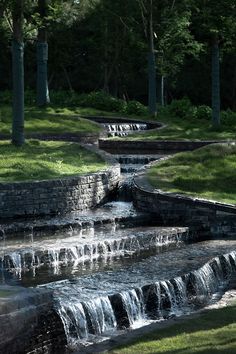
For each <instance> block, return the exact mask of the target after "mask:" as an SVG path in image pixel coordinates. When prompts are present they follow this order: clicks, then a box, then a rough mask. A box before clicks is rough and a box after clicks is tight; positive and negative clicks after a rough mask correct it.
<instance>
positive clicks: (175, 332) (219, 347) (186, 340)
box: [109, 305, 236, 354]
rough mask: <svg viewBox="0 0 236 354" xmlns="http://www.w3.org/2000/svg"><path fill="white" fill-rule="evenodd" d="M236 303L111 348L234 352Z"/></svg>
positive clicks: (168, 353)
mask: <svg viewBox="0 0 236 354" xmlns="http://www.w3.org/2000/svg"><path fill="white" fill-rule="evenodd" d="M235 320H236V305H234V306H230V307H226V308H223V309H217V310H212V311H210V312H208V313H205V314H202V315H201V316H200V317H198V318H192V319H189V320H186V321H184V322H182V323H178V324H175V325H172V326H170V327H168V328H163V329H157V330H155V331H153V332H151V333H150V334H147V335H145V336H143V337H141V338H139V339H135V340H132V341H131V342H130V343H128V344H125V345H122V346H119V347H117V348H116V349H114V350H112V351H109V353H114V354H125V353H127V354H128V353H140V354H141V353H145V354H149V353H164V354H194V353H195V354H196V353H197V354H216V353H218V354H219V353H220V354H235V353H236V326H235Z"/></svg>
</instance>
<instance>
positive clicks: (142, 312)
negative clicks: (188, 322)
mask: <svg viewBox="0 0 236 354" xmlns="http://www.w3.org/2000/svg"><path fill="white" fill-rule="evenodd" d="M149 269H150V267H148V264H147V272H148V270H149ZM150 272H151V273H152V272H153V273H154V268H153V269H150V271H149V273H150ZM172 272H173V270H172ZM234 272H236V251H233V252H230V253H228V254H225V255H223V256H217V257H214V258H213V259H211V260H210V261H208V262H207V263H205V264H204V265H203V266H201V267H200V268H199V269H198V270H193V271H191V272H190V273H187V274H184V275H182V276H176V277H173V278H170V279H169V280H160V281H156V282H153V283H149V284H145V280H146V279H147V277H140V276H139V277H140V278H139V279H137V276H136V274H139V273H140V271H139V268H138V269H137V271H135V270H134V269H133V276H134V277H135V281H134V284H133V286H134V287H132V283H131V281H130V279H132V277H131V276H130V279H127V282H126V285H123V284H121V285H120V283H116V282H114V280H113V282H112V281H111V279H113V277H112V276H113V275H112V274H111V272H110V273H109V272H108V273H107V274H105V273H104V274H103V275H102V274H101V277H102V278H100V276H98V283H96V276H93V282H92V283H91V280H92V279H90V281H88V280H87V279H86V278H84V279H80V280H78V281H75V282H72V283H70V284H68V283H67V282H66V283H65V284H64V291H63V292H61V290H59V289H61V288H59V285H58V284H56V285H53V284H51V285H50V286H49V287H51V288H54V286H56V288H54V294H55V295H54V296H55V298H56V303H57V311H58V313H59V314H60V316H61V318H62V321H63V324H64V327H65V331H66V334H67V338H68V343H69V344H75V342H76V343H77V344H78V343H81V342H84V341H85V342H86V341H89V342H91V341H92V342H94V338H96V341H97V340H99V338H100V340H102V339H104V338H107V336H109V335H111V334H113V335H114V334H117V333H119V332H118V330H119V329H124V328H128V327H131V328H136V327H139V326H143V325H145V324H148V323H150V321H153V320H155V321H156V320H157V321H160V320H163V319H165V318H169V317H170V316H176V315H177V316H178V315H181V314H183V313H189V312H192V311H193V310H195V309H197V308H199V307H200V305H203V304H204V305H205V304H207V303H209V302H211V301H213V300H214V296H215V294H219V292H220V291H222V289H223V288H225V287H226V285H227V281H228V280H229V279H230V277H231V275H232V274H233V273H234ZM144 273H145V271H144ZM124 276H125V273H124V274H123V273H122V274H121V277H124ZM149 276H150V279H152V274H149ZM154 276H155V274H154ZM106 277H107V279H105V278H106ZM104 279H105V280H104ZM104 281H105V283H104ZM128 283H130V287H131V288H130V289H128V288H127V289H124V290H122V288H121V287H122V286H126V287H127V286H128ZM142 283H143V284H142ZM89 284H90V285H89ZM105 284H106V285H107V286H106V285H105ZM136 284H139V286H138V287H137V286H136ZM69 289H70V290H69ZM71 289H73V292H72V293H71V291H72V290H71ZM116 290H118V291H116ZM85 294H86V295H85Z"/></svg>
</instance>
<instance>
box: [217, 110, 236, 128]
mask: <svg viewBox="0 0 236 354" xmlns="http://www.w3.org/2000/svg"><path fill="white" fill-rule="evenodd" d="M220 120H221V123H222V125H224V126H228V127H231V126H233V125H235V124H236V112H233V111H231V109H227V111H222V112H221V115H220Z"/></svg>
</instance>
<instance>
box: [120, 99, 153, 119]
mask: <svg viewBox="0 0 236 354" xmlns="http://www.w3.org/2000/svg"><path fill="white" fill-rule="evenodd" d="M147 112H148V111H147V107H145V106H144V105H143V104H142V103H140V102H138V101H129V102H127V104H126V105H125V107H124V108H123V111H122V113H125V114H135V115H137V116H142V115H146V114H147Z"/></svg>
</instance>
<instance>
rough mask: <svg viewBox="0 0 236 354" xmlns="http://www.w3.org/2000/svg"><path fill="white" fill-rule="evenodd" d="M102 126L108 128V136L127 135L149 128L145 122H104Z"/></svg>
mask: <svg viewBox="0 0 236 354" xmlns="http://www.w3.org/2000/svg"><path fill="white" fill-rule="evenodd" d="M102 126H103V127H104V128H105V129H106V131H107V135H108V137H114V136H126V135H129V134H131V133H134V132H137V131H142V130H147V128H148V126H147V124H145V123H103V124H102Z"/></svg>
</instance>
